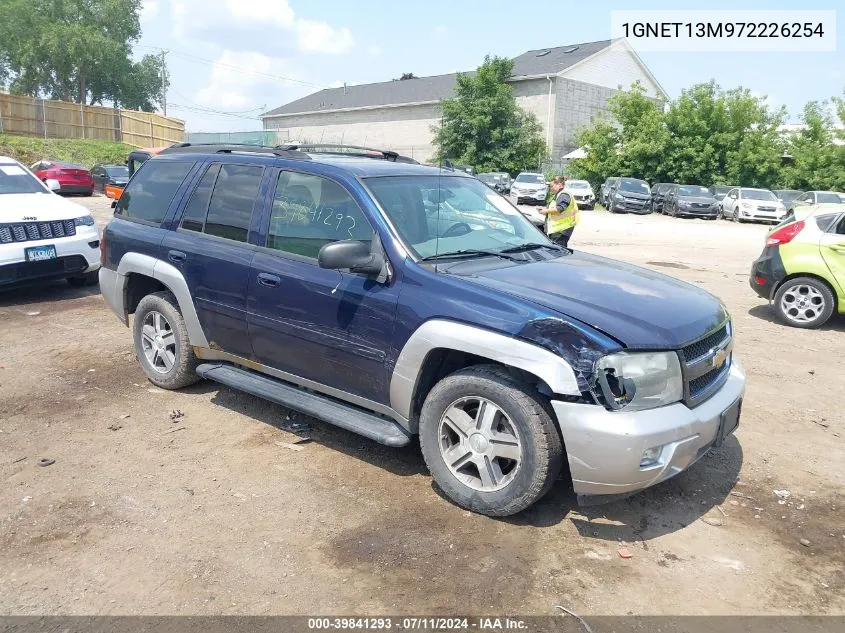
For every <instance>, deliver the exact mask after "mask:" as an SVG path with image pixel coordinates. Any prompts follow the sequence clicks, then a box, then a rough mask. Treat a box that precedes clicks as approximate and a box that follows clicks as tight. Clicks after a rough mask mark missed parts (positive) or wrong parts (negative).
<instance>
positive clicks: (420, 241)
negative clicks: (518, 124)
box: [365, 176, 550, 257]
mask: <svg viewBox="0 0 845 633" xmlns="http://www.w3.org/2000/svg"><path fill="white" fill-rule="evenodd" d="M365 182H366V184H367V186H368V187H369V188H370V191H371V192H372V193H373V196H374V197H375V199H376V200H377V201H378V203H379V205H380V206H381V208H382V209H383V210H384V212H385V214H387V216H388V217H389V218H390V221H391V222H392V223H393V226H394V227H396V230H397V231H398V232H399V234H400V235H401V237H402V240H403V241H404V242H405V244H407V245H408V247H409V248H410V249H411V250H412V251H413V252H414V253H415V254H416V255H417V256H418V257H429V256H431V255H436V254H440V253H454V252H456V251H461V250H492V251H497V252H500V251H503V250H504V249H508V248H513V247H514V246H521V245H523V244H529V243H535V244H536V243H541V244H549V243H550V242H549V241H548V240H547V239H546V237H545V236H544V235H543V234H542V233H540V232H539V231H537V229H535V228H534V226H533V225H532V224H531V223H530V222H529V221H528V220H526V219H525V218H524V217H523V215H522V214H521V213H520V212H519V210H518V209H516V207H514V206H513V205H512V204H511V203H510V202H508V201H507V200H506V199H505V198H503V197H502V196H500V195H499V194H498V193H496V192H495V191H493V190H492V189H490V188H489V187H487V186H485V185H484V184H482V183H480V182H479V181H477V180H475V179H473V178H461V177H456V176H383V177H374V178H366V179H365Z"/></svg>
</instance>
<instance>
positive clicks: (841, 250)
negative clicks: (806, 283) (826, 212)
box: [819, 215, 845, 293]
mask: <svg viewBox="0 0 845 633" xmlns="http://www.w3.org/2000/svg"><path fill="white" fill-rule="evenodd" d="M819 248H820V250H821V253H822V257H824V261H825V263H826V264H827V267H828V268H829V269H830V272H832V273H833V277H834V279H836V282H837V283H838V284H839V289H840V293H845V215H843V216H842V217H841V218H839V220H837V222H836V223H835V224H833V225H832V226H831V228H830V229H829V230H828V232H826V233H823V234H822V239H821V241H820V242H819Z"/></svg>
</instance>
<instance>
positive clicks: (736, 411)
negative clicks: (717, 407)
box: [713, 398, 742, 447]
mask: <svg viewBox="0 0 845 633" xmlns="http://www.w3.org/2000/svg"><path fill="white" fill-rule="evenodd" d="M740 413H742V398H740V399H738V400H737V401H736V402H734V403H733V404H732V405H731V406H729V407H728V408H727V409H725V411H723V412H722V415H721V416H719V430H718V431H717V432H716V440H715V441H714V442H713V446H717V447H718V446H721V445H722V444H724V443H725V439H726V438H727V437H728V436H729V435H730V434H731V433H733V432H734V431H736V429H737V427H738V426H739V416H740Z"/></svg>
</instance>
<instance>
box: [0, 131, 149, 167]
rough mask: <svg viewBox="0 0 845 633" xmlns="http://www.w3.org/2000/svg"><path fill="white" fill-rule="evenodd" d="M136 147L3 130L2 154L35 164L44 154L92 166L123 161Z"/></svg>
mask: <svg viewBox="0 0 845 633" xmlns="http://www.w3.org/2000/svg"><path fill="white" fill-rule="evenodd" d="M133 149H134V148H133V147H132V146H131V145H126V144H124V143H111V142H109V141H86V140H82V139H61V138H34V137H29V136H8V135H6V134H0V156H9V157H11V158H14V159H15V160H18V161H20V162H21V163H23V164H24V165H31V164H32V163H34V162H36V161H37V160H40V159H42V158H50V159H53V160H62V161H67V162H70V163H79V164H80V165H84V166H85V167H87V168H88V169H90V168H91V167H93V166H94V165H96V164H97V163H116V164H119V165H122V164H123V163H125V162H126V157H127V156H128V155H129V152H131V151H132V150H133Z"/></svg>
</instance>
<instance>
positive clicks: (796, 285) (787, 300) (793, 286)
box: [773, 277, 836, 329]
mask: <svg viewBox="0 0 845 633" xmlns="http://www.w3.org/2000/svg"><path fill="white" fill-rule="evenodd" d="M802 301H803V304H802ZM802 305H803V306H806V308H802ZM773 307H774V309H775V314H776V315H777V317H778V320H779V321H780V322H781V323H784V324H785V325H789V326H792V327H797V328H804V329H813V328H817V327H821V326H822V325H824V324H825V323H826V322H827V321H828V319H830V317H831V315H832V314H833V311H834V309H835V308H836V299H835V298H834V296H833V292H832V291H831V290H830V288H829V287H828V285H827V284H826V283H824V282H823V281H820V280H818V279H815V278H813V277H795V278H793V279H789V280H787V281H785V282H783V284H781V286H780V288H778V290H777V292H776V293H775V298H774V304H773ZM811 313H812V314H811Z"/></svg>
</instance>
